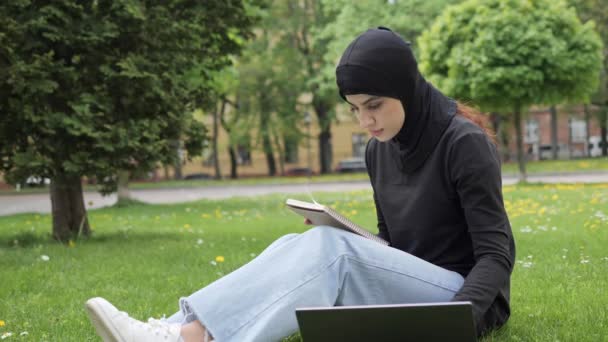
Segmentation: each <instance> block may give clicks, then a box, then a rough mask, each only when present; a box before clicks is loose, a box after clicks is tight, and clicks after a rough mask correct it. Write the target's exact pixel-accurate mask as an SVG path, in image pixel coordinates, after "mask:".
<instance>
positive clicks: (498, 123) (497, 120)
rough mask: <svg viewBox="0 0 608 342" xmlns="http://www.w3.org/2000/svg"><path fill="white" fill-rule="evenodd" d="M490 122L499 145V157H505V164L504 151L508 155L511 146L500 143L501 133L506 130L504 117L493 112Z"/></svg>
mask: <svg viewBox="0 0 608 342" xmlns="http://www.w3.org/2000/svg"><path fill="white" fill-rule="evenodd" d="M490 121H491V122H492V129H493V130H494V134H495V136H496V143H497V145H498V152H499V155H500V156H503V157H502V161H503V162H505V161H506V160H505V159H504V154H505V151H504V150H507V153H509V146H505V145H504V144H502V141H500V137H501V131H502V130H503V129H504V128H503V124H502V115H500V113H496V112H492V113H490Z"/></svg>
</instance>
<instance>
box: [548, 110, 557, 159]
mask: <svg viewBox="0 0 608 342" xmlns="http://www.w3.org/2000/svg"><path fill="white" fill-rule="evenodd" d="M549 111H550V112H551V157H552V159H553V160H557V109H556V108H555V106H551V108H549Z"/></svg>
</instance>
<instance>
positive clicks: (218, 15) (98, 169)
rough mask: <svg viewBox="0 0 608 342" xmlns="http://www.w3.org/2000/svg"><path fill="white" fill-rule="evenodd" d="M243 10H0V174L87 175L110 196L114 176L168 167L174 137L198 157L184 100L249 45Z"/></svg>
mask: <svg viewBox="0 0 608 342" xmlns="http://www.w3.org/2000/svg"><path fill="white" fill-rule="evenodd" d="M248 11H249V9H248V10H246V9H245V8H244V5H243V4H242V2H241V1H236V0H235V1H222V2H184V1H182V0H172V1H167V2H163V3H162V4H160V3H155V2H149V1H143V0H141V1H134V0H121V1H110V0H97V1H78V2H76V1H68V0H64V1H57V2H53V3H52V4H44V3H39V2H30V1H9V2H2V4H0V22H2V23H3V24H2V26H1V28H0V116H1V119H0V171H3V172H5V173H6V178H7V179H8V180H10V181H13V182H17V181H20V180H23V179H25V178H26V177H28V176H29V175H38V176H44V177H50V178H55V177H56V176H57V175H58V174H65V173H67V174H73V175H78V176H88V177H95V178H96V179H97V180H98V181H100V182H101V183H102V184H103V185H104V188H103V190H104V191H111V190H113V189H114V187H115V177H114V175H115V174H116V171H117V170H138V171H141V170H149V169H151V168H153V167H154V166H155V165H156V164H157V163H158V162H163V163H172V162H173V161H174V159H175V158H176V154H175V150H174V148H175V145H174V144H175V143H174V142H175V141H177V140H184V146H185V147H186V148H187V149H188V150H189V152H190V153H189V155H196V154H200V153H201V151H202V148H203V147H204V142H205V139H206V138H205V132H206V131H205V128H204V126H203V125H202V124H200V123H198V122H197V121H196V120H195V119H194V118H193V116H192V111H193V109H194V106H193V103H194V102H195V101H194V100H195V99H196V98H199V99H200V98H203V99H204V97H203V95H201V94H206V93H208V92H210V91H211V90H212V88H213V86H214V84H213V83H212V82H211V76H210V75H211V73H212V72H214V71H216V70H219V69H221V68H223V67H225V66H227V65H229V64H230V62H231V61H230V59H229V58H228V55H230V54H236V53H238V52H239V51H240V49H241V46H242V44H243V42H244V40H245V39H246V38H247V37H249V35H250V32H249V29H250V27H251V25H252V18H251V17H249V16H248V15H247V12H248ZM5 23H6V24H5ZM192 70H196V71H197V74H196V75H194V77H197V78H198V80H199V81H198V82H190V80H191V79H192V77H193V75H192Z"/></svg>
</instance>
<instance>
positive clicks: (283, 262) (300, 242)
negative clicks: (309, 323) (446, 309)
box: [167, 227, 464, 342]
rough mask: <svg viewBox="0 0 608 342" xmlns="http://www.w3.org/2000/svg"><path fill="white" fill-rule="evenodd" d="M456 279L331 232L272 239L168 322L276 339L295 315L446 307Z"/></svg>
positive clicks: (185, 301) (186, 301) (294, 326)
mask: <svg viewBox="0 0 608 342" xmlns="http://www.w3.org/2000/svg"><path fill="white" fill-rule="evenodd" d="M463 282H464V279H463V277H462V276H461V275H460V274H458V273H456V272H452V271H448V270H446V269H443V268H441V267H438V266H435V265H433V264H431V263H429V262H426V261H424V260H422V259H419V258H417V257H415V256H413V255H411V254H408V253H405V252H403V251H401V250H398V249H395V248H392V247H387V246H383V245H380V244H379V243H377V242H374V241H371V240H368V239H366V238H363V237H360V236H358V235H355V234H352V233H349V232H345V231H343V230H340V229H337V228H332V227H315V228H312V229H310V230H308V231H306V232H305V233H302V234H288V235H285V236H283V237H281V238H279V239H277V240H276V241H274V242H273V243H272V244H271V245H270V246H268V248H266V249H265V250H264V251H263V252H262V253H261V254H260V255H259V256H258V257H256V258H255V259H253V260H252V261H251V262H249V263H247V264H245V265H244V266H242V267H241V268H239V269H237V270H235V271H234V272H232V273H230V274H228V275H226V276H224V277H223V278H220V279H218V280H216V281H215V282H213V283H211V284H209V285H208V286H206V287H204V288H202V289H201V290H199V291H197V292H195V293H194V294H192V295H190V296H189V297H184V298H182V299H180V301H179V304H180V309H181V310H180V311H179V312H178V313H176V314H175V315H173V316H171V317H169V318H168V319H167V320H168V321H169V322H182V323H185V322H191V321H193V320H195V319H198V320H199V321H200V322H201V323H202V324H203V325H204V326H205V327H206V328H207V329H208V331H209V332H210V333H211V335H212V336H213V338H214V339H215V340H216V341H218V342H225V341H239V342H246V341H265V342H266V341H279V340H281V339H282V338H284V337H287V336H289V335H291V334H293V333H294V332H296V331H297V330H298V323H297V320H296V316H295V309H296V308H299V307H311V306H340V305H369V304H397V303H423V302H445V301H449V300H450V299H451V298H452V297H453V296H454V294H455V293H456V292H457V291H458V290H459V289H460V287H461V286H462V284H463Z"/></svg>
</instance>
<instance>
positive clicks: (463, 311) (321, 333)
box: [296, 302, 477, 342]
mask: <svg viewBox="0 0 608 342" xmlns="http://www.w3.org/2000/svg"><path fill="white" fill-rule="evenodd" d="M296 317H297V319H298V325H299V326H300V335H301V336H302V340H303V341H304V342H325V341H328V342H329V341H332V342H333V341H352V342H359V341H361V342H363V341H365V342H369V341H400V342H403V341H427V342H435V341H442V342H443V341H466V342H469V341H471V342H473V341H476V340H477V338H476V333H475V327H474V324H473V311H472V305H471V303H470V302H448V303H421V304H391V305H363V306H334V307H315V308H298V309H296Z"/></svg>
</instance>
